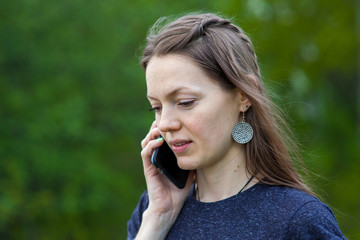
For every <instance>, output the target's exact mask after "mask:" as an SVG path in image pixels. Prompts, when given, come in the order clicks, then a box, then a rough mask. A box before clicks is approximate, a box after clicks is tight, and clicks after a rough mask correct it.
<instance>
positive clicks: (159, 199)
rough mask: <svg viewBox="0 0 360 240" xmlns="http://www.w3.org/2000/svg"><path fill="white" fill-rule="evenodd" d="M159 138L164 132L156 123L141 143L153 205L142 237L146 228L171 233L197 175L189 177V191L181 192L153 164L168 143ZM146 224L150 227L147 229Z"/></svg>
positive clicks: (145, 221) (182, 190) (148, 210)
mask: <svg viewBox="0 0 360 240" xmlns="http://www.w3.org/2000/svg"><path fill="white" fill-rule="evenodd" d="M159 135H160V131H159V129H158V128H157V127H156V123H155V122H154V123H153V124H152V126H151V128H150V131H149V133H148V134H147V136H146V137H145V138H144V140H143V141H142V142H141V147H142V148H143V150H142V151H141V157H142V161H143V166H144V175H145V179H146V185H147V189H148V196H149V206H148V209H147V210H146V211H145V212H144V217H143V222H142V223H141V227H140V230H139V234H138V236H139V235H140V233H141V230H142V229H147V231H149V229H150V230H151V231H155V232H159V231H160V232H163V233H164V231H165V232H166V234H167V231H169V230H170V228H171V226H172V224H173V223H174V222H175V220H176V218H177V216H178V214H179V212H180V210H181V208H182V206H183V204H184V202H185V200H186V197H187V196H188V194H189V191H190V188H191V183H192V181H193V178H194V172H193V171H192V172H190V174H189V178H188V181H187V183H186V186H185V188H184V189H179V188H177V187H176V186H175V185H174V184H173V183H172V182H171V181H170V180H169V179H167V177H166V176H165V175H163V174H161V173H160V172H159V170H158V169H156V168H155V167H154V166H153V165H152V163H151V156H152V153H153V151H154V149H155V148H157V147H160V146H161V145H162V144H163V143H164V140H161V141H158V140H157V138H158V136H159ZM150 219H151V220H150ZM159 219H160V220H161V222H160V221H159ZM154 222H156V223H157V225H158V226H154ZM143 225H147V227H145V226H143ZM149 225H152V227H151V228H149ZM166 234H165V236H166ZM150 235H151V234H150ZM144 236H147V237H148V236H149V232H147V234H146V235H145V234H144ZM153 236H154V235H153Z"/></svg>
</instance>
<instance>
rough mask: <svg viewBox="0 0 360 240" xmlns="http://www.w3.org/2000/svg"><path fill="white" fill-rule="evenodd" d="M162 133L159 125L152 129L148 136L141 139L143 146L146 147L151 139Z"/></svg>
mask: <svg viewBox="0 0 360 240" xmlns="http://www.w3.org/2000/svg"><path fill="white" fill-rule="evenodd" d="M159 135H160V131H159V129H158V128H157V127H154V128H152V129H150V131H149V132H148V134H147V135H146V137H145V138H144V139H143V140H142V141H141V147H142V148H145V147H146V145H147V144H148V142H149V141H151V140H153V139H157V138H158V137H159Z"/></svg>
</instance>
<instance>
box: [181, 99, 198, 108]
mask: <svg viewBox="0 0 360 240" xmlns="http://www.w3.org/2000/svg"><path fill="white" fill-rule="evenodd" d="M194 103H195V100H186V101H181V102H179V103H178V105H180V106H183V107H191V106H192V105H193V104H194Z"/></svg>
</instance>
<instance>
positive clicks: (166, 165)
mask: <svg viewBox="0 0 360 240" xmlns="http://www.w3.org/2000/svg"><path fill="white" fill-rule="evenodd" d="M160 137H161V136H160ZM151 163H152V164H153V165H154V166H155V167H156V168H157V169H159V170H160V172H161V173H163V174H164V175H165V176H166V177H167V178H168V179H169V180H170V181H171V182H172V183H173V184H174V185H175V186H176V187H178V188H180V189H182V188H184V187H185V185H186V181H187V179H188V176H189V170H183V169H181V168H180V167H179V165H178V164H177V159H176V156H175V154H174V152H173V151H172V150H171V148H170V147H169V145H168V144H167V143H166V141H165V140H164V142H163V144H162V145H161V146H160V147H158V148H155V150H154V152H153V154H152V157H151Z"/></svg>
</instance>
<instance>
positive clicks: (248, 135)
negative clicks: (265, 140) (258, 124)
mask: <svg viewBox="0 0 360 240" xmlns="http://www.w3.org/2000/svg"><path fill="white" fill-rule="evenodd" d="M231 135H232V137H233V139H234V140H235V142H237V143H241V144H245V143H248V142H250V140H251V139H252V138H253V135H254V132H253V129H252V127H251V126H250V124H248V123H247V122H245V112H243V119H242V121H241V122H239V123H238V124H236V125H235V127H234V128H233V130H232V132H231Z"/></svg>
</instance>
